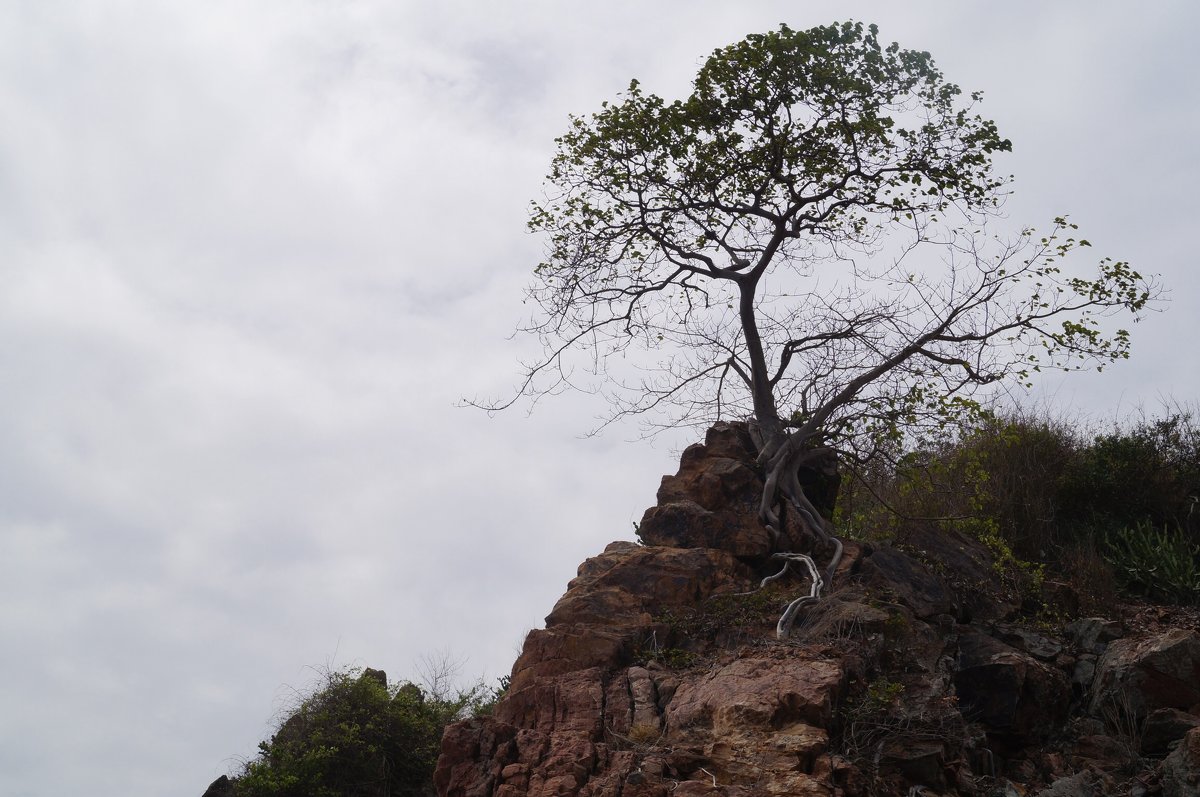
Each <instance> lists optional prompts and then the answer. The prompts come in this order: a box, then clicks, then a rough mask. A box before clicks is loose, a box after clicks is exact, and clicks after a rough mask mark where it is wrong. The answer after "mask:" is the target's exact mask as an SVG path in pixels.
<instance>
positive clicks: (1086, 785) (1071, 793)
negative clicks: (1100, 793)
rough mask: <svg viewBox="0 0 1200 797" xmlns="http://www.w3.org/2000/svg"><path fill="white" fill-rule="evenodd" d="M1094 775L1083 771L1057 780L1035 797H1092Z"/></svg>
mask: <svg viewBox="0 0 1200 797" xmlns="http://www.w3.org/2000/svg"><path fill="white" fill-rule="evenodd" d="M1095 783H1096V775H1095V773H1093V772H1092V771H1091V770H1087V769H1085V770H1084V771H1082V772H1076V773H1075V774H1074V775H1069V776H1068V777H1065V778H1059V779H1058V780H1056V781H1054V783H1052V784H1050V786H1049V787H1048V788H1045V789H1042V790H1041V791H1040V792H1038V794H1037V797H1093V795H1095V793H1096V792H1095V791H1094V789H1093V786H1094V785H1095Z"/></svg>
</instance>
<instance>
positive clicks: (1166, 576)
mask: <svg viewBox="0 0 1200 797" xmlns="http://www.w3.org/2000/svg"><path fill="white" fill-rule="evenodd" d="M1105 548H1106V551H1105V558H1106V559H1107V560H1108V562H1109V564H1110V565H1112V568H1113V570H1114V571H1116V573H1117V575H1118V576H1119V577H1120V578H1121V579H1122V581H1123V582H1124V583H1125V586H1126V587H1128V588H1130V589H1132V590H1135V591H1138V592H1141V593H1142V594H1144V595H1147V596H1149V597H1152V598H1159V599H1163V600H1168V601H1174V602H1177V603H1200V545H1196V544H1193V543H1191V542H1189V541H1188V540H1187V538H1186V537H1184V535H1183V534H1182V532H1180V531H1179V530H1178V529H1176V530H1171V529H1170V528H1168V527H1162V528H1157V527H1155V526H1154V525H1153V524H1152V523H1150V522H1148V521H1143V522H1141V523H1138V524H1136V525H1134V526H1126V527H1125V528H1122V529H1119V530H1117V531H1114V532H1109V533H1108V534H1106V535H1105Z"/></svg>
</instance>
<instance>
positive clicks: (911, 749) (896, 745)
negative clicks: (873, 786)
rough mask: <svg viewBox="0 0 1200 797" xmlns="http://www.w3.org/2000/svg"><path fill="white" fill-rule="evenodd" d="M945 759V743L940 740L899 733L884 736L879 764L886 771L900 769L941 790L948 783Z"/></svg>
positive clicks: (912, 777) (909, 777) (926, 784)
mask: <svg viewBox="0 0 1200 797" xmlns="http://www.w3.org/2000/svg"><path fill="white" fill-rule="evenodd" d="M945 760H946V750H945V745H944V744H943V743H942V742H941V741H940V740H933V739H923V738H921V737H920V736H918V735H916V734H908V733H897V734H894V735H892V736H890V737H889V738H887V739H885V740H884V742H883V746H882V748H880V757H879V768H880V771H882V772H885V773H886V772H899V773H900V774H902V775H904V777H905V778H907V779H908V780H910V781H912V782H914V783H919V784H921V785H922V786H928V787H929V788H931V789H938V790H940V789H943V788H945V786H946V776H945V772H944V771H943V770H944V766H945Z"/></svg>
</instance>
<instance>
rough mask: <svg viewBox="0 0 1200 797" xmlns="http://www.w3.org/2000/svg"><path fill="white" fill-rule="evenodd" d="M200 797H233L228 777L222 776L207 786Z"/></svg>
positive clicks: (231, 782) (231, 783)
mask: <svg viewBox="0 0 1200 797" xmlns="http://www.w3.org/2000/svg"><path fill="white" fill-rule="evenodd" d="M201 797H233V781H231V780H230V779H229V776H228V775H222V776H221V777H219V778H217V779H216V780H214V781H213V782H212V783H210V784H209V786H208V788H207V789H205V790H204V794H203V795H201Z"/></svg>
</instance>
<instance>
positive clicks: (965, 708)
mask: <svg viewBox="0 0 1200 797" xmlns="http://www.w3.org/2000/svg"><path fill="white" fill-rule="evenodd" d="M810 475H812V474H810ZM818 475H820V476H821V477H822V478H824V477H827V476H829V474H818ZM761 490H762V482H761V479H760V476H759V471H758V468H757V465H756V463H755V462H754V447H753V443H752V442H751V440H750V437H749V434H748V431H747V429H746V426H745V424H737V423H731V424H718V425H717V426H715V427H714V428H713V429H712V430H710V432H709V434H708V435H707V437H706V439H705V443H704V444H703V445H697V446H692V447H690V448H688V449H687V450H686V451H685V452H684V455H683V457H682V461H681V464H680V468H679V472H678V473H677V474H675V475H673V476H667V477H665V478H664V479H663V482H662V485H661V487H660V490H659V495H658V506H656V507H654V508H652V509H651V510H649V511H648V512H647V514H646V516H645V517H644V519H643V523H642V526H641V527H640V529H639V536H640V537H641V538H642V540H643V541H644V542H647V543H653V544H651V545H645V546H642V545H637V544H635V543H632V542H618V543H613V544H611V545H609V546H608V547H607V548H606V549H605V551H604V552H603V553H601V554H600V555H598V556H595V557H592V558H590V559H588V560H587V561H585V562H584V563H583V564H582V565H581V566H580V568H579V571H578V575H577V577H576V578H575V579H574V580H572V581H571V583H570V585H569V587H568V589H567V591H566V593H565V594H564V595H563V597H562V598H561V599H560V600H559V601H558V603H557V604H556V605H555V606H554V608H553V610H552V611H551V612H550V614H549V615H548V616H547V618H546V622H547V625H546V628H544V629H539V630H535V631H532V632H530V634H529V635H528V637H527V638H526V642H525V646H524V649H523V650H522V653H521V655H520V657H519V658H518V660H517V662H516V664H515V665H514V668H513V673H512V680H511V682H510V685H509V689H508V692H507V693H506V695H505V696H504V698H503V699H502V700H501V701H500V703H499V704H498V705H497V706H496V709H495V712H494V715H493V716H492V717H489V718H484V719H474V720H468V721H465V722H462V723H457V724H454V725H452V726H450V728H448V729H447V732H446V735H445V737H444V739H443V746H442V757H441V759H440V760H439V763H438V770H437V774H436V778H435V781H436V784H437V789H438V793H439V795H442V797H468V796H469V797H688V795H721V797H762V795H773V794H778V795H814V796H816V795H819V796H820V797H834V796H835V795H838V797H866V795H869V794H881V795H882V794H887V795H904V794H909V793H912V789H913V788H914V787H915V786H917V785H918V784H919V785H923V786H925V787H926V789H925V791H924V792H923V793H924V794H925V795H927V796H929V795H934V794H938V795H942V796H943V797H949V796H950V795H955V797H982V795H984V794H988V795H994V794H1006V795H1026V796H1027V795H1030V794H1035V793H1039V792H1037V788H1040V787H1043V786H1044V785H1045V784H1046V783H1049V782H1053V785H1052V786H1050V787H1048V788H1043V790H1042V792H1040V793H1041V794H1042V795H1043V797H1083V795H1085V794H1087V795H1088V797H1092V794H1091V792H1097V790H1099V792H1100V793H1116V792H1115V791H1113V789H1115V788H1116V786H1117V783H1119V782H1120V780H1121V779H1123V778H1127V777H1128V773H1129V772H1131V771H1133V770H1132V769H1127V767H1130V766H1132V765H1133V764H1134V763H1135V761H1136V759H1137V756H1138V754H1139V751H1138V750H1136V749H1133V745H1134V743H1133V741H1132V737H1131V736H1130V734H1128V733H1124V734H1122V733H1120V731H1121V728H1119V727H1114V726H1113V723H1111V722H1109V723H1108V724H1107V726H1106V723H1105V722H1102V721H1101V720H1100V719H1098V717H1099V716H1101V715H1100V714H1097V715H1095V716H1093V717H1091V718H1086V717H1079V716H1076V717H1075V718H1074V719H1073V720H1072V725H1071V727H1070V728H1069V729H1064V728H1063V726H1064V723H1065V721H1066V717H1067V711H1068V705H1069V704H1070V705H1073V706H1074V707H1075V709H1076V710H1077V711H1078V712H1079V713H1082V712H1083V708H1084V707H1085V706H1088V705H1089V703H1088V700H1089V697H1090V696H1091V694H1092V692H1093V691H1096V692H1097V693H1098V692H1100V691H1102V690H1104V689H1108V690H1109V692H1110V693H1112V692H1113V690H1114V689H1116V690H1117V691H1132V692H1136V693H1137V694H1138V695H1140V696H1141V698H1140V699H1141V700H1142V701H1143V702H1144V703H1145V704H1146V707H1147V708H1148V709H1154V708H1164V707H1167V706H1165V705H1160V704H1162V703H1163V701H1164V700H1165V699H1166V698H1165V696H1164V694H1163V693H1165V692H1171V693H1172V697H1171V698H1170V700H1168V701H1167V702H1168V703H1170V704H1171V707H1173V710H1171V711H1165V710H1164V711H1160V712H1158V713H1156V714H1154V715H1153V719H1151V720H1149V721H1147V722H1146V724H1145V726H1144V731H1145V733H1144V734H1143V737H1142V738H1143V743H1144V746H1143V750H1144V751H1145V754H1147V755H1161V754H1162V752H1165V750H1166V749H1167V746H1168V745H1170V744H1171V743H1172V740H1177V739H1179V737H1180V736H1181V735H1182V734H1183V733H1184V732H1185V731H1186V728H1187V727H1188V724H1189V722H1190V719H1189V715H1187V714H1185V713H1184V712H1185V711H1186V710H1188V709H1189V708H1190V705H1191V704H1187V705H1184V704H1183V703H1184V701H1186V700H1188V699H1189V698H1188V695H1189V694H1191V693H1190V692H1189V691H1188V690H1189V689H1200V677H1197V675H1195V674H1193V673H1194V668H1193V669H1189V667H1191V666H1192V665H1191V664H1189V662H1193V659H1194V658H1196V657H1194V656H1192V653H1191V652H1189V651H1192V649H1193V646H1194V644H1195V641H1194V640H1191V638H1190V637H1186V635H1185V636H1183V637H1181V636H1179V635H1178V634H1176V635H1174V636H1173V635H1171V634H1160V635H1157V636H1153V637H1152V638H1146V635H1145V634H1144V633H1143V634H1141V635H1139V636H1138V637H1137V638H1129V639H1122V638H1121V637H1122V636H1123V635H1124V634H1125V630H1124V629H1123V628H1121V627H1120V624H1119V623H1113V622H1112V621H1108V620H1103V619H1100V618H1090V619H1087V620H1084V621H1080V622H1077V623H1074V624H1072V626H1070V627H1069V629H1068V630H1069V633H1068V637H1069V638H1070V640H1071V642H1070V644H1069V645H1066V646H1064V645H1063V644H1062V643H1061V642H1060V641H1059V639H1057V638H1054V637H1052V636H1051V635H1050V634H1048V633H1044V632H1043V631H1036V632H1035V631H1033V630H1031V629H1029V628H1027V627H1025V626H1023V625H1021V624H1020V622H1019V620H1016V619H1013V618H1014V617H1015V616H1016V611H1017V609H1018V608H1020V607H1019V605H1018V601H1017V598H1016V597H1014V595H1013V592H1014V590H1012V589H1011V588H1010V587H1011V585H1007V586H1006V585H1005V584H1003V583H1001V575H1002V569H1001V568H997V567H996V566H995V562H994V559H993V558H992V556H991V554H990V553H989V552H988V550H987V549H986V548H985V547H984V546H982V545H981V544H979V543H978V542H977V541H974V540H971V539H969V538H967V537H965V536H963V535H961V534H957V533H955V532H953V531H950V532H946V533H941V532H938V531H936V530H933V526H932V524H931V525H930V526H929V527H928V528H925V527H921V526H920V525H919V524H918V527H917V528H915V529H914V530H913V531H912V532H911V533H909V532H906V538H905V540H904V542H905V545H904V550H899V549H897V548H892V547H888V546H877V547H873V546H867V545H862V544H856V543H853V542H850V541H847V544H846V553H845V556H844V557H843V559H842V562H841V563H840V565H839V568H838V571H837V575H836V577H835V580H834V588H833V591H832V592H830V593H827V594H826V595H825V597H824V598H823V599H822V600H821V601H820V602H818V603H816V604H815V605H812V606H810V607H808V608H806V609H805V610H804V612H803V613H802V615H801V617H800V619H799V620H798V622H797V624H796V626H795V628H794V633H793V634H792V637H791V638H790V639H789V640H787V641H779V640H776V639H775V637H774V629H773V626H774V619H775V618H776V617H777V616H778V614H777V612H778V611H781V610H782V609H783V607H784V606H786V605H787V603H788V601H789V600H791V599H792V598H793V597H796V596H797V595H801V594H804V593H805V591H806V584H805V582H804V581H803V580H802V579H799V578H794V577H792V576H788V577H786V578H784V579H780V580H778V581H775V582H773V585H772V586H771V587H770V588H769V589H765V590H762V591H761V592H758V593H756V595H755V596H753V597H745V598H742V597H739V598H732V599H731V598H722V599H720V600H710V598H713V597H714V596H720V595H726V594H729V593H738V592H744V591H747V590H751V589H752V588H753V587H754V586H755V585H756V584H757V581H758V579H760V578H761V577H762V576H764V575H767V574H768V573H771V572H774V569H773V568H777V566H778V565H777V564H776V563H773V562H771V561H770V560H769V559H767V558H766V555H767V554H769V553H771V552H772V551H774V550H781V549H784V550H786V549H792V550H799V551H808V550H809V549H808V548H807V547H806V546H807V545H809V544H810V542H809V541H806V540H804V539H803V534H802V532H801V530H800V528H799V524H797V523H796V522H795V518H794V517H793V516H792V515H791V513H788V512H786V511H785V512H784V513H783V518H782V527H783V528H782V533H781V534H780V535H779V539H776V540H774V541H772V540H771V535H770V533H769V532H768V531H767V530H766V529H765V528H764V527H763V526H762V524H761V523H760V522H759V521H758V518H757V512H758V501H759V498H760V495H761ZM813 553H814V556H815V557H816V558H817V559H818V560H820V559H821V557H823V556H827V555H828V552H827V551H817V552H813ZM967 623H970V625H967ZM985 627H987V628H989V629H991V630H990V631H988V632H984V631H983V629H984V628H985ZM1189 640H1191V641H1189ZM1101 653H1103V659H1102V660H1100V659H1098V658H1097V657H1098V656H1100V654H1101ZM1101 665H1103V666H1101ZM1093 673H1095V674H1094V675H1093ZM1068 676H1071V677H1070V678H1068ZM1189 677H1190V678H1191V681H1190V682H1188V681H1187V678H1189ZM1180 684H1183V685H1182V686H1181V685H1180ZM843 698H845V700H844V699H843ZM1072 698H1073V699H1072ZM1193 702H1197V700H1196V699H1194V698H1193ZM849 711H853V712H856V713H854V714H848V713H847V712H849ZM1141 716H1144V712H1143V714H1142V715H1141ZM848 717H853V723H851V721H850V720H848V719H847V718H848ZM1196 719H1197V720H1198V721H1200V718H1196ZM851 727H853V728H857V729H859V730H863V729H866V730H865V734H866V735H865V736H863V737H862V738H861V739H857V740H855V738H854V737H847V736H846V735H845V734H846V733H847V732H848V731H847V728H851ZM1058 730H1064V732H1063V733H1061V734H1055V732H1056V731H1058ZM855 732H857V731H855ZM1191 733H1192V735H1190V736H1188V737H1186V738H1187V739H1190V740H1193V741H1192V742H1190V744H1191V745H1192V747H1187V748H1186V750H1185V747H1186V745H1187V744H1189V742H1188V741H1186V740H1185V741H1184V742H1181V743H1179V749H1177V750H1176V751H1175V752H1174V753H1172V756H1173V758H1172V759H1170V760H1171V762H1172V763H1171V764H1170V772H1169V773H1168V772H1167V765H1164V775H1163V783H1164V784H1166V783H1167V782H1168V778H1173V779H1174V780H1173V781H1171V782H1172V783H1179V784H1184V785H1183V786H1178V787H1174V786H1173V788H1176V793H1175V794H1174V795H1172V796H1171V797H1178V795H1182V794H1189V795H1196V794H1200V792H1198V791H1196V789H1195V776H1196V761H1197V760H1200V755H1195V754H1193V752H1191V751H1196V752H1198V753H1200V739H1198V738H1197V737H1196V735H1195V731H1192V732H1191ZM848 738H849V739H850V741H848ZM859 742H861V743H859ZM1180 750H1184V752H1180ZM1188 756H1191V757H1190V758H1189V757H1188ZM1076 773H1078V774H1076ZM1004 778H1008V780H1005V779H1004ZM1189 778H1192V780H1188V779H1189ZM1012 781H1015V783H1014V782H1012ZM1181 789H1182V790H1181ZM1187 789H1192V790H1191V791H1188V790H1187Z"/></svg>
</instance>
